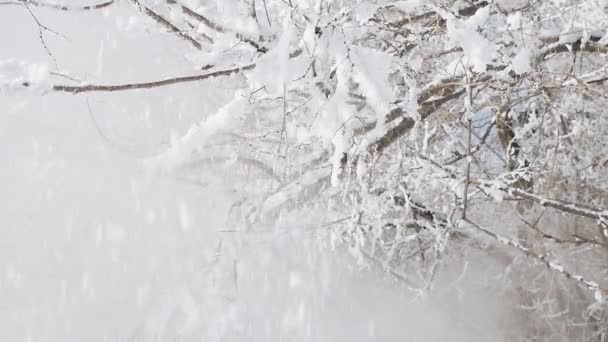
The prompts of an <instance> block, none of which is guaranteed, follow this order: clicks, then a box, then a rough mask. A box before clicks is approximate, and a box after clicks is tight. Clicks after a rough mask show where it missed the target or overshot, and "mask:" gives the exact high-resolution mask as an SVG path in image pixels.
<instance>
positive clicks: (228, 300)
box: [0, 1, 502, 341]
mask: <svg viewBox="0 0 608 342" xmlns="http://www.w3.org/2000/svg"><path fill="white" fill-rule="evenodd" d="M74 3H79V1H75V2H74ZM32 10H33V12H34V14H35V15H36V16H37V18H38V19H39V20H40V22H41V23H42V24H44V25H46V26H48V27H49V28H52V29H53V30H55V31H57V32H58V33H60V34H62V35H63V36H64V37H61V36H57V35H55V34H53V33H50V32H43V35H44V38H45V40H46V42H47V45H48V47H49V49H50V50H51V51H52V53H53V55H54V57H55V59H56V61H57V64H58V66H59V69H60V70H61V71H62V72H66V73H69V74H70V76H72V77H76V78H78V79H81V80H83V81H89V82H98V83H120V82H128V81H136V80H137V81H144V80H153V79H158V78H161V77H164V76H169V75H185V74H190V73H195V72H196V70H193V69H192V67H191V65H190V64H189V63H188V62H187V60H186V58H185V57H184V55H183V52H184V51H188V47H187V46H186V44H185V43H184V42H182V41H180V40H177V39H176V38H174V37H173V36H171V35H170V34H168V33H163V32H160V31H159V29H158V27H157V26H155V25H154V23H151V22H149V21H147V20H145V19H144V18H142V17H141V16H139V15H138V13H137V12H136V11H135V10H134V9H133V8H132V7H131V6H130V5H129V4H128V3H127V2H126V1H123V2H120V3H119V4H118V5H114V6H112V7H110V8H109V9H107V10H103V11H93V12H75V13H66V12H59V11H53V10H45V9H40V8H35V7H33V8H32ZM38 35H39V33H38V28H37V26H36V24H35V22H34V20H33V19H32V18H31V16H30V15H29V14H28V12H27V11H26V9H25V8H24V7H21V6H1V7H0V46H1V48H0V60H6V59H9V58H16V59H18V60H24V61H28V62H41V63H45V64H48V66H49V68H50V69H51V70H54V66H53V63H52V61H51V59H50V58H49V57H48V55H47V53H46V52H45V50H44V48H43V45H42V44H41V42H40V39H39V37H38ZM231 91H232V90H231V87H230V84H229V82H226V81H224V80H212V81H206V82H204V83H199V84H187V85H176V86H172V87H167V88H160V89H155V90H148V91H131V92H123V93H113V94H90V95H77V96H74V95H66V94H47V95H44V96H39V95H15V94H0V341H195V340H196V341H214V340H217V341H446V340H449V341H491V340H498V339H499V337H498V334H499V330H496V329H500V327H499V326H500V324H499V323H498V322H499V321H500V319H501V317H502V314H501V313H500V310H499V308H500V303H496V302H494V301H493V300H492V296H490V295H488V294H486V293H481V292H476V289H475V284H476V281H477V280H475V279H474V276H473V275H474V272H472V273H467V276H466V277H465V278H467V279H469V278H471V277H472V278H471V279H469V280H466V279H465V280H462V283H459V284H458V285H457V286H455V287H451V288H450V287H448V290H446V291H444V292H432V293H431V294H429V295H428V297H425V298H415V297H413V296H412V294H411V293H409V292H407V291H406V290H405V289H404V288H403V287H402V286H400V285H399V284H398V283H397V282H395V281H393V280H392V279H391V278H388V277H387V276H386V275H384V274H382V273H381V272H379V271H378V270H374V269H369V268H362V267H360V266H359V265H357V264H356V262H355V261H354V260H353V259H351V258H350V257H348V256H347V255H344V254H343V253H341V252H340V251H331V250H328V249H324V248H323V247H322V246H320V245H319V244H318V243H317V242H316V241H315V239H314V238H312V236H311V235H310V234H308V235H306V234H296V233H293V234H291V233H287V234H283V235H281V236H280V237H268V236H256V235H255V234H250V235H247V236H239V235H236V234H230V233H220V232H218V231H220V230H222V229H224V228H225V224H226V218H227V213H228V209H229V207H230V205H231V204H232V203H233V201H235V200H236V197H235V195H234V191H233V189H231V188H230V184H227V183H226V182H225V181H223V180H222V179H215V180H213V179H211V180H209V181H208V182H207V183H206V184H204V185H200V184H192V183H188V182H184V181H180V180H178V179H175V178H174V177H171V176H170V175H162V174H157V173H152V172H148V171H146V170H145V169H144V168H143V167H141V163H140V160H141V158H142V157H145V156H149V155H152V154H154V153H155V152H158V151H162V149H163V148H165V147H166V146H167V142H168V141H169V139H170V136H171V134H172V133H174V132H184V131H185V130H186V129H187V128H188V127H190V125H192V124H193V123H195V122H197V121H199V120H200V119H202V118H204V117H205V116H206V115H207V114H208V113H210V112H212V111H213V109H214V108H217V107H218V106H219V105H220V104H221V102H222V100H224V99H226V98H227V96H228V95H230V94H231ZM213 99H215V101H216V103H213V102H210V101H213ZM87 102H88V104H87ZM284 229H287V230H288V229H289V227H284ZM470 267H471V268H472V269H474V265H473V264H471V266H470ZM463 284H468V285H467V289H468V290H467V291H462V290H460V288H461V287H462V286H464V285H463Z"/></svg>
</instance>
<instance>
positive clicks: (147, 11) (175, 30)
mask: <svg viewBox="0 0 608 342" xmlns="http://www.w3.org/2000/svg"><path fill="white" fill-rule="evenodd" d="M131 1H133V3H134V4H135V5H136V6H137V7H138V8H140V10H141V11H142V12H143V13H144V14H145V15H147V16H148V17H150V18H152V19H153V20H154V21H156V22H157V23H159V24H160V25H161V26H163V27H164V28H166V29H167V30H169V32H172V33H175V34H177V35H178V36H179V37H180V38H182V39H184V40H186V41H188V42H189V43H190V44H192V46H194V47H195V48H196V49H198V50H200V49H201V48H202V45H201V43H200V42H198V41H197V40H196V39H194V38H193V37H192V36H190V35H188V34H187V33H185V32H183V31H182V30H180V29H179V28H178V27H177V26H175V25H173V24H172V23H171V22H170V21H169V20H167V19H165V18H164V17H163V16H161V15H160V14H158V13H156V12H155V11H153V10H152V9H151V8H149V7H147V6H145V5H143V4H142V3H141V2H140V1H139V0H131ZM201 36H202V37H203V38H204V39H205V40H206V41H207V42H209V43H213V39H211V37H209V36H207V35H205V34H201Z"/></svg>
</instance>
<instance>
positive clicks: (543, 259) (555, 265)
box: [463, 218, 607, 296]
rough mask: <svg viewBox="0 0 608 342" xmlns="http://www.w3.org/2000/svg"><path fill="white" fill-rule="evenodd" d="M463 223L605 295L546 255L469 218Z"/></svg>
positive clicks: (600, 289)
mask: <svg viewBox="0 0 608 342" xmlns="http://www.w3.org/2000/svg"><path fill="white" fill-rule="evenodd" d="M463 221H465V222H467V223H468V224H469V225H470V226H472V227H473V228H475V229H476V230H477V231H479V232H481V233H483V234H485V235H486V236H489V237H491V238H492V239H494V240H496V241H498V242H500V243H502V244H504V245H507V246H510V247H513V248H514V249H515V250H517V251H519V252H520V253H523V254H524V255H526V256H527V257H530V258H532V259H535V260H537V261H539V262H540V263H542V264H544V265H545V266H547V268H548V269H550V270H551V271H553V272H556V273H558V274H560V275H562V276H563V277H565V278H567V279H573V280H575V281H576V282H578V283H579V284H581V285H583V286H584V287H585V288H587V289H588V290H591V291H596V292H599V293H600V294H601V293H606V291H607V290H606V289H603V288H601V287H600V285H599V284H598V283H597V282H595V281H591V280H587V279H585V278H584V277H583V276H581V275H578V274H574V273H572V272H570V271H568V270H566V269H564V266H562V265H561V264H559V263H557V262H554V261H551V260H549V259H548V258H547V256H546V255H542V254H537V253H535V252H534V251H532V250H530V249H529V248H527V247H524V246H522V245H521V244H520V243H518V242H516V241H513V240H512V239H509V238H506V237H503V236H501V235H499V234H497V233H495V232H493V231H491V230H488V229H487V228H485V227H483V226H481V225H480V224H478V223H476V222H475V221H473V220H471V219H469V218H463ZM596 296H597V293H596Z"/></svg>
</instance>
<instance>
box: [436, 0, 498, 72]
mask: <svg viewBox="0 0 608 342" xmlns="http://www.w3.org/2000/svg"><path fill="white" fill-rule="evenodd" d="M443 15H446V13H445V12H444V13H443ZM446 16H448V18H446V19H447V27H448V36H449V37H450V39H451V40H452V41H453V42H455V43H456V44H457V45H459V46H460V47H461V48H462V51H463V52H464V55H465V56H466V57H467V63H468V64H469V65H471V66H472V67H473V71H475V72H485V71H486V69H487V65H488V64H490V63H492V59H493V58H494V57H495V56H496V52H497V48H496V44H494V43H492V42H490V41H489V40H488V39H486V38H485V37H484V36H483V35H482V34H481V33H480V32H479V31H478V30H479V28H481V27H483V24H484V23H485V22H486V21H487V20H488V18H489V16H490V8H489V6H486V7H483V8H480V9H479V10H477V12H476V13H475V15H473V16H471V17H470V18H468V19H467V20H464V21H463V20H460V19H457V18H456V17H454V16H453V15H446Z"/></svg>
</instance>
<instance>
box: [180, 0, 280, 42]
mask: <svg viewBox="0 0 608 342" xmlns="http://www.w3.org/2000/svg"><path fill="white" fill-rule="evenodd" d="M181 9H182V12H183V13H184V14H185V15H187V16H188V17H190V18H193V19H195V20H197V21H199V22H200V23H202V24H204V25H205V26H207V27H209V28H210V29H212V30H214V31H216V32H219V33H225V32H227V31H229V30H228V29H227V28H225V27H223V26H221V25H220V24H218V23H216V22H214V21H212V20H211V19H209V18H207V17H205V16H204V15H202V14H200V13H198V12H196V11H194V10H192V9H190V8H188V7H187V6H185V5H181ZM233 34H234V36H235V37H236V38H237V39H238V40H240V41H242V42H244V43H247V44H249V45H251V46H252V47H254V48H255V49H256V50H257V51H258V52H261V53H266V52H268V49H267V48H266V47H264V46H262V45H261V44H260V43H258V42H256V41H255V40H254V39H252V38H249V37H246V36H244V35H243V34H241V33H238V32H233Z"/></svg>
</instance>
